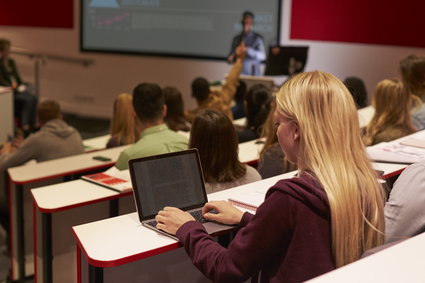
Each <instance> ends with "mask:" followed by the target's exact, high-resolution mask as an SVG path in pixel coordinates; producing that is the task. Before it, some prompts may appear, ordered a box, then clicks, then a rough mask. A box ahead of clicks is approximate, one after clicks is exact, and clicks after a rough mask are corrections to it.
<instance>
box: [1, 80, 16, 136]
mask: <svg viewBox="0 0 425 283" xmlns="http://www.w3.org/2000/svg"><path fill="white" fill-rule="evenodd" d="M13 119H14V118H13V91H12V89H11V88H10V87H1V86H0V129H1V130H0V144H2V143H5V142H7V141H8V138H9V137H13V136H14V132H13Z"/></svg>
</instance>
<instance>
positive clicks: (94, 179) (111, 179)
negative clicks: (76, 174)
mask: <svg viewBox="0 0 425 283" xmlns="http://www.w3.org/2000/svg"><path fill="white" fill-rule="evenodd" d="M111 169H115V170H111ZM111 169H109V170H107V171H105V172H103V173H95V174H90V175H84V176H82V177H81V179H83V180H85V181H87V182H91V183H94V184H97V185H99V186H102V187H105V188H108V189H110V190H114V191H117V192H119V193H124V192H128V191H131V190H133V187H132V185H131V181H130V173H129V171H128V170H124V171H119V170H118V169H116V168H115V167H113V168H111Z"/></svg>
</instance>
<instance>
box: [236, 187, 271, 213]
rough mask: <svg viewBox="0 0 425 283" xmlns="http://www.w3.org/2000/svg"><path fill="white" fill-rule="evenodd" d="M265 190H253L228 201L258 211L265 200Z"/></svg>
mask: <svg viewBox="0 0 425 283" xmlns="http://www.w3.org/2000/svg"><path fill="white" fill-rule="evenodd" d="M264 197H265V192H261V191H252V192H248V193H246V194H244V195H241V196H238V197H237V198H229V199H228V201H229V202H230V203H231V204H232V205H234V206H238V207H241V208H244V209H248V210H252V211H256V210H257V208H258V207H259V206H260V205H261V204H262V203H263V202H264Z"/></svg>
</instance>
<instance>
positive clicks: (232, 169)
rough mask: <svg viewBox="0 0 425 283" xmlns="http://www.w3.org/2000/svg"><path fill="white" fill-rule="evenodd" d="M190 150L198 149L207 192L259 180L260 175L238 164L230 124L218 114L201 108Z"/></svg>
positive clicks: (192, 132)
mask: <svg viewBox="0 0 425 283" xmlns="http://www.w3.org/2000/svg"><path fill="white" fill-rule="evenodd" d="M189 148H197V149H198V151H199V156H200V159H201V164H202V169H203V173H204V179H205V189H206V191H207V193H212V192H217V191H220V190H224V189H228V188H232V187H236V186H240V185H243V184H247V183H251V182H254V181H259V180H261V176H260V174H259V173H258V172H257V170H255V169H254V168H252V167H251V166H248V165H246V164H243V163H241V162H240V161H239V156H238V142H237V137H236V132H235V128H234V126H233V124H232V121H230V119H229V118H228V117H227V116H226V115H225V114H224V113H223V112H221V111H217V110H213V109H203V110H201V111H200V112H199V113H198V115H197V116H196V117H195V120H194V121H193V125H192V130H191V132H190V139H189Z"/></svg>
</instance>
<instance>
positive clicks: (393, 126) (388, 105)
mask: <svg viewBox="0 0 425 283" xmlns="http://www.w3.org/2000/svg"><path fill="white" fill-rule="evenodd" d="M372 105H373V107H374V108H375V114H374V116H373V117H372V120H371V121H370V123H369V125H367V127H366V130H365V135H364V137H363V141H364V142H365V144H366V145H374V144H377V143H380V142H388V141H392V140H395V139H398V138H401V137H404V136H406V135H409V134H411V133H414V132H415V131H416V129H415V128H414V127H413V125H412V122H411V116H410V111H411V108H412V96H411V95H410V94H409V91H408V90H407V88H406V87H405V86H404V85H403V83H402V82H401V81H399V80H397V79H391V80H389V79H386V80H382V81H380V82H379V83H378V85H377V86H376V90H375V94H374V96H373V99H372Z"/></svg>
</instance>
